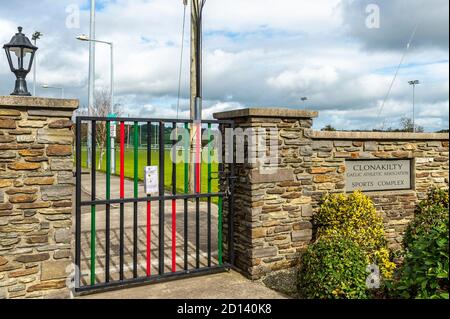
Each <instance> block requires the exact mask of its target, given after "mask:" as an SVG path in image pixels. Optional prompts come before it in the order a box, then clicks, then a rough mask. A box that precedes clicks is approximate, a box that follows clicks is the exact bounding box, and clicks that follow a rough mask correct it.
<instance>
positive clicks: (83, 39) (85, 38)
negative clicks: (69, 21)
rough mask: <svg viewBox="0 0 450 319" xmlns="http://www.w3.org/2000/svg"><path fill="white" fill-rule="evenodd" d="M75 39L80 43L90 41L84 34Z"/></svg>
mask: <svg viewBox="0 0 450 319" xmlns="http://www.w3.org/2000/svg"><path fill="white" fill-rule="evenodd" d="M77 39H78V40H80V41H90V39H89V37H88V36H87V35H85V34H82V35H79V36H78V37H77Z"/></svg>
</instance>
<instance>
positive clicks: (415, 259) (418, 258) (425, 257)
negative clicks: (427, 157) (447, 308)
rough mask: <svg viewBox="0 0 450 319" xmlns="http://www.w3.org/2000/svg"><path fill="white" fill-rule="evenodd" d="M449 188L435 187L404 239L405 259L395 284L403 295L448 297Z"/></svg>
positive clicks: (411, 296)
mask: <svg viewBox="0 0 450 319" xmlns="http://www.w3.org/2000/svg"><path fill="white" fill-rule="evenodd" d="M448 237H449V210H448V191H441V190H432V191H431V192H430V193H429V195H428V198H427V199H426V200H424V201H422V202H421V203H420V204H419V205H418V209H417V211H416V216H415V218H414V220H413V222H412V223H411V224H410V225H409V227H408V230H407V232H406V235H405V238H404V246H405V259H404V264H403V267H402V268H401V270H400V272H399V277H400V278H399V279H398V282H396V283H395V284H394V285H393V287H394V295H396V296H397V297H401V298H420V299H424V298H427V299H428V298H446V299H448V298H449V294H448V288H449V278H448V269H449V239H448Z"/></svg>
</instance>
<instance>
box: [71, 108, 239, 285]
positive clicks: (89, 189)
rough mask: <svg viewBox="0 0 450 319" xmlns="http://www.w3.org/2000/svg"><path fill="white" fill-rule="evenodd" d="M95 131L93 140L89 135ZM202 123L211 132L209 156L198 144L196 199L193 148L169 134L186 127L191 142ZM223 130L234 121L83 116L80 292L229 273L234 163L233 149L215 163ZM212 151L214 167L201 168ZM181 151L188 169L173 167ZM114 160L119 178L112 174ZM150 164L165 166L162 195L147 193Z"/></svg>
mask: <svg viewBox="0 0 450 319" xmlns="http://www.w3.org/2000/svg"><path fill="white" fill-rule="evenodd" d="M88 125H90V126H91V132H92V133H91V136H90V137H86V136H87V134H86V133H85V132H86V128H87V126H88ZM195 125H197V129H198V132H203V134H205V133H207V134H206V135H207V136H208V140H207V142H208V144H207V146H203V148H202V147H200V145H201V144H202V141H201V138H196V140H197V142H199V143H198V144H197V145H198V146H199V147H197V148H196V149H195V151H194V152H195V160H196V161H195V164H194V165H195V175H194V176H195V190H194V191H190V187H189V184H188V177H189V169H190V166H189V164H188V163H186V161H188V159H189V158H191V152H192V150H191V148H190V146H189V145H186V144H184V145H186V146H181V147H180V145H179V144H180V143H179V141H178V140H171V139H170V131H171V130H174V129H175V130H182V129H184V130H185V132H187V134H190V130H191V129H194V128H195ZM225 128H231V129H234V122H233V121H215V120H214V121H207V120H205V121H202V123H201V124H198V123H193V122H192V121H190V120H168V119H151V118H149V119H147V118H145V119H144V118H109V117H108V118H102V117H87V116H80V117H77V119H76V220H75V237H76V241H75V245H76V247H75V264H76V266H77V274H76V276H75V277H76V278H75V287H76V288H75V291H76V292H79V293H83V292H93V291H97V290H103V289H107V288H112V287H121V286H129V285H133V284H140V283H150V282H157V281H162V280H168V279H175V278H180V277H185V276H192V275H196V274H208V273H214V272H219V271H223V270H225V269H229V268H230V267H231V265H232V264H233V258H234V247H233V240H231V239H232V235H233V215H234V211H233V207H234V161H235V159H234V157H235V156H234V155H233V156H232V158H233V160H232V162H233V163H225V161H224V160H223V159H224V157H225V151H226V150H225V151H224V152H221V154H218V156H219V157H221V159H222V161H221V163H218V164H214V163H212V161H211V157H212V156H213V154H214V153H213V150H212V149H211V148H212V146H211V144H212V143H211V142H212V141H213V140H212V136H213V134H212V133H213V132H212V130H217V129H218V130H219V131H224V129H225ZM116 132H117V134H116ZM177 133H178V132H177ZM177 135H178V134H177ZM197 135H198V136H200V134H197ZM83 136H84V138H82V137H83ZM111 137H112V138H111ZM114 137H117V143H115V142H114V141H115V139H114ZM88 138H90V139H91V145H92V146H91V148H92V151H91V154H92V155H91V157H90V159H91V169H87V165H84V163H86V160H87V154H88V152H87V150H86V148H85V147H84V143H85V142H87V139H88ZM204 142H206V141H204ZM205 148H206V150H207V152H206V153H207V154H206V158H207V159H208V160H207V161H206V163H205V162H204V161H203V162H202V161H201V158H205V154H204V153H205V151H204V149H205ZM202 149H203V152H202ZM220 149H222V148H220ZM174 152H177V153H176V154H174ZM233 152H234V151H233ZM180 153H182V154H183V155H182V156H184V163H181V164H180V163H178V164H177V163H176V162H174V161H171V160H170V155H171V154H172V155H179V154H180ZM186 154H187V155H186ZM227 156H228V155H227ZM228 158H229V157H228ZM113 162H114V163H116V165H114V166H113V167H116V169H115V171H112V169H111V163H113ZM144 166H157V167H158V179H159V189H158V193H157V194H146V193H144V194H143V189H144V187H143V185H142V182H141V180H142V176H143V174H144ZM224 215H225V216H226V224H225V223H223V220H224ZM224 242H226V245H224ZM225 259H226V261H225Z"/></svg>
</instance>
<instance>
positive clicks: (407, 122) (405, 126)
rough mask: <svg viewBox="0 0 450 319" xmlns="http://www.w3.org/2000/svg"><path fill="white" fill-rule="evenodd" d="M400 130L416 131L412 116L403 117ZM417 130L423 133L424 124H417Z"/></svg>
mask: <svg viewBox="0 0 450 319" xmlns="http://www.w3.org/2000/svg"><path fill="white" fill-rule="evenodd" d="M400 126H401V128H400V131H401V132H414V123H413V121H412V119H411V118H410V117H402V118H401V120H400ZM415 131H416V132H418V133H423V132H424V129H423V127H422V126H419V125H416V130H415Z"/></svg>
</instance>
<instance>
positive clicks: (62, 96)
mask: <svg viewBox="0 0 450 319" xmlns="http://www.w3.org/2000/svg"><path fill="white" fill-rule="evenodd" d="M42 88H43V89H55V90H61V98H62V99H63V98H64V88H63V87H59V86H51V85H48V84H44V85H42Z"/></svg>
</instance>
